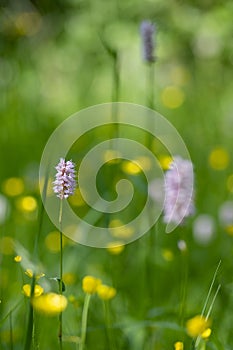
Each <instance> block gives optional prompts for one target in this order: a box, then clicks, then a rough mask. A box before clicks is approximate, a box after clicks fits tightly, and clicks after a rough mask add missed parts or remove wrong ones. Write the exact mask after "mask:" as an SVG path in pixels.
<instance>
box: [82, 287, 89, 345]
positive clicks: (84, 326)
mask: <svg viewBox="0 0 233 350" xmlns="http://www.w3.org/2000/svg"><path fill="white" fill-rule="evenodd" d="M90 300H91V294H89V293H87V294H86V295H85V299H84V305H83V313H82V324H81V343H80V348H79V349H80V350H84V348H85V342H86V334H87V316H88V308H89V304H90Z"/></svg>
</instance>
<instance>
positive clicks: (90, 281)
mask: <svg viewBox="0 0 233 350" xmlns="http://www.w3.org/2000/svg"><path fill="white" fill-rule="evenodd" d="M100 284H101V280H100V279H99V278H96V277H93V276H85V277H84V278H83V280H82V288H83V291H84V292H85V293H88V294H94V293H96V291H97V288H98V286H99V285H100Z"/></svg>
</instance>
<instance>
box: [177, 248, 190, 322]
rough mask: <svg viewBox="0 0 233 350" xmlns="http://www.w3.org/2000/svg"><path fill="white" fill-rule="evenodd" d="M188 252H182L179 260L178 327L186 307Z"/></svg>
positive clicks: (182, 320) (182, 319)
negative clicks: (180, 280) (179, 297)
mask: <svg viewBox="0 0 233 350" xmlns="http://www.w3.org/2000/svg"><path fill="white" fill-rule="evenodd" d="M187 254H188V252H186V251H185V252H182V259H181V275H182V277H181V278H182V282H181V283H182V284H181V290H180V294H181V299H180V300H181V301H180V310H179V321H180V325H181V326H183V323H184V314H185V306H186V297H187V286H188V259H187Z"/></svg>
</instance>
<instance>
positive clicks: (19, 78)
mask: <svg viewBox="0 0 233 350" xmlns="http://www.w3.org/2000/svg"><path fill="white" fill-rule="evenodd" d="M232 18H233V3H232V1H230V0H229V1H227V0H225V1H221V0H216V1H213V0H202V1H201V0H187V1H182V0H176V1H175V0H173V1H172V0H168V1H162V0H153V1H152V0H151V1H149V0H145V1H143V2H142V1H139V0H124V1H119V0H115V1H104V0H96V1H91V0H86V1H84V0H83V1H78V0H67V1H61V0H58V1H56V2H55V1H51V0H48V1H46V0H41V1H36V0H35V1H26V0H25V1H24V0H22V1H16V0H15V1H13V0H12V1H10V0H9V1H4V0H1V1H0V50H1V55H0V90H1V91H0V118H1V127H0V149H1V152H0V164H1V172H0V225H1V226H0V230H1V231H0V299H1V304H0V327H1V329H0V344H1V345H0V348H1V349H13V348H14V349H22V348H23V345H22V344H23V339H24V335H25V327H26V326H25V325H26V322H25V320H26V316H27V315H26V311H27V301H26V299H25V298H24V296H23V294H22V286H23V284H24V283H30V280H29V279H28V277H27V276H26V275H25V274H24V270H25V268H26V267H25V266H22V267H20V266H19V264H17V263H16V262H15V261H14V256H15V255H16V253H17V252H15V249H14V244H13V243H14V242H16V241H17V242H20V244H21V245H23V246H24V247H25V248H26V249H27V251H28V252H29V254H32V252H33V244H34V238H35V235H36V232H37V231H38V216H37V214H38V212H39V208H40V195H39V189H38V170H39V163H40V158H41V155H42V152H43V148H44V146H45V144H46V141H47V140H48V138H49V136H50V134H51V133H52V132H53V131H54V129H55V128H56V127H57V126H58V125H59V124H60V123H61V122H62V121H63V120H65V119H66V118H67V117H68V116H70V115H71V114H73V113H75V112H77V111H79V110H81V109H83V108H85V107H88V106H92V105H95V104H100V103H105V102H110V101H111V100H112V93H113V89H114V81H113V74H114V62H113V59H112V57H111V55H109V53H108V52H107V50H106V48H105V47H104V46H103V40H104V42H105V43H106V45H107V46H108V47H110V48H111V49H112V50H114V51H116V52H117V54H118V59H119V61H118V64H119V76H120V79H119V81H120V83H119V98H118V99H119V101H124V102H132V103H136V104H141V105H147V101H148V88H147V74H148V71H147V68H148V67H146V64H145V63H144V62H143V60H142V55H141V39H140V33H139V26H140V23H141V21H142V20H144V19H149V20H151V21H152V22H153V23H155V24H156V35H155V43H156V49H155V55H156V63H155V69H154V74H155V77H154V96H155V97H154V106H155V109H156V110H157V111H158V112H159V113H160V114H162V115H164V116H165V117H166V118H167V119H168V120H169V121H170V122H171V123H172V124H173V125H174V126H175V127H176V128H177V130H178V131H179V133H180V134H181V136H182V138H183V139H184V141H185V143H186V145H187V148H188V150H189V152H190V155H191V159H192V161H193V163H194V168H195V188H196V189H195V192H196V213H195V216H194V217H193V218H192V219H191V220H190V221H189V222H188V224H187V225H186V226H185V227H182V228H178V229H176V230H175V232H173V233H172V234H171V235H165V233H164V224H163V222H162V219H161V220H160V221H159V223H158V225H157V234H156V240H155V241H154V240H152V241H151V240H150V239H151V234H150V235H145V236H144V237H142V238H141V239H140V240H138V241H136V242H134V243H131V244H129V245H127V246H126V247H124V250H123V251H122V252H118V253H117V254H116V252H115V254H113V253H112V252H111V251H108V250H105V249H95V248H88V247H84V246H79V245H77V244H74V243H72V242H71V241H67V242H66V246H65V248H64V271H65V273H66V274H67V276H68V277H67V280H66V281H65V282H66V284H67V289H66V292H65V295H66V296H67V297H69V295H74V296H75V300H76V301H77V303H76V304H77V305H76V304H75V305H74V303H73V304H72V303H69V306H68V309H67V310H66V311H65V313H64V324H65V325H64V332H65V333H66V334H67V335H79V334H80V315H81V310H82V303H83V292H82V290H81V279H82V277H83V276H84V275H85V274H91V275H96V276H97V277H100V278H101V279H103V280H104V281H105V282H106V283H109V284H111V285H113V286H114V287H115V288H116V289H117V291H118V293H117V296H116V298H114V300H113V301H112V302H111V315H112V316H111V317H112V322H113V333H114V338H115V341H116V344H117V345H116V348H117V349H134V350H137V349H138V350H139V349H173V347H174V346H173V344H174V342H175V341H177V340H179V339H180V340H184V343H185V349H186V348H187V349H189V348H190V346H191V339H189V337H188V336H187V335H186V334H185V331H184V329H183V328H182V327H180V324H179V307H180V292H181V289H182V281H183V275H182V274H183V270H182V265H184V264H187V266H188V288H187V301H186V305H185V315H184V318H185V319H187V318H189V317H192V316H193V315H195V314H200V313H201V309H202V306H203V305H204V300H205V298H206V295H207V293H208V288H209V286H210V283H211V279H212V277H213V274H214V271H215V269H216V267H217V264H218V262H219V260H220V259H222V265H221V268H220V274H219V276H218V279H219V283H221V284H222V287H221V290H220V293H219V294H218V297H217V300H216V303H215V305H214V310H213V314H212V319H213V326H212V328H213V330H212V335H211V337H210V339H209V341H208V342H207V343H206V346H207V349H229V350H230V349H232V347H233V342H232V337H233V330H232V321H233V316H232V307H233V284H232V283H233V278H232V271H233V261H232V255H233V245H232V243H233V242H232V239H233V204H232V203H233V199H232V196H233V167H232V164H233V158H232V147H233V138H232V125H233V102H232V101H233V99H232V92H233V79H232V78H233V77H232V63H233V45H232V34H233V21H232ZM102 133H103V131H101V130H99V131H98V130H97V131H96V133H95V138H96V141H97V142H98V138H99V140H101V138H102ZM92 141H93V135H91V134H89V135H86V139H85V140H84V141H83V146H82V145H81V146H82V147H80V156H79V157H82V155H83V153H85V151H87V149H88V147H89V145H90V143H91V142H92ZM162 156H163V155H161V157H162ZM126 173H127V172H126ZM127 175H128V176H129V177H130V178H132V181H133V182H134V184H135V186H137V175H135V176H134V175H132V174H130V172H129V173H128V174H127ZM135 179H136V180H135ZM139 204H140V203H139ZM73 205H74V206H76V209H77V211H79V210H80V212H82V210H83V211H84V212H85V208H84V204H83V203H82V201H76V202H75V201H74V202H73ZM203 214H206V215H208V217H205V219H206V220H207V224H206V221H205V222H204V224H203V223H202V225H200V220H199V226H198V221H197V220H198V218H200V215H203ZM202 219H203V217H202ZM210 222H211V224H210ZM203 225H204V229H203ZM206 225H207V227H208V228H209V227H210V233H209V236H208V235H207V236H208V237H207V238H206V239H205V238H204V239H203V235H204V237H206V236H205V234H206V232H205V229H206ZM200 227H201V228H200ZM203 230H204V233H203ZM53 231H55V228H54V227H53V225H52V223H51V222H50V221H49V219H48V218H47V217H46V216H45V217H44V221H43V228H42V234H41V239H40V242H39V257H40V261H41V263H42V266H43V272H44V273H45V275H46V276H47V277H48V278H49V277H54V276H57V274H58V261H59V254H58V249H56V247H55V248H54V246H53V245H51V242H50V241H51V240H52V241H53V243H54V240H53V239H54V237H55V236H56V234H55V236H52V233H51V232H53ZM200 236H201V238H200ZM56 237H57V236H56ZM181 238H182V239H185V241H186V243H187V247H188V248H187V252H186V253H185V254H184V253H183V252H182V250H181V249H179V248H178V246H177V243H178V241H179V239H181ZM152 244H153V245H152ZM46 283H47V285H48V286H49V288H50V289H52V290H54V291H57V285H56V283H55V284H54V285H53V282H51V280H49V279H48V280H47V281H46ZM19 302H20V304H19V306H18V307H17V308H16V309H14V311H13V312H12V315H11V325H12V327H13V345H12V341H11V339H10V331H9V329H10V321H9V311H10V310H12V309H13V308H14V307H15V306H16V305H18V303H19ZM89 316H90V317H89V328H88V336H87V349H108V343H107V337H106V329H105V325H104V315H103V311H102V305H101V303H100V301H99V300H98V299H97V298H94V299H93V301H92V305H91V308H90V314H89ZM38 324H39V326H38V339H39V342H40V349H45V350H47V349H51V348H56V346H57V339H56V337H57V319H56V318H52V321H51V320H50V319H46V318H45V317H42V316H41V317H39V319H38ZM12 346H13V348H12ZM64 349H76V345H75V344H73V343H72V342H67V343H66V344H65V346H64Z"/></svg>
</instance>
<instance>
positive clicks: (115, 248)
mask: <svg viewBox="0 0 233 350" xmlns="http://www.w3.org/2000/svg"><path fill="white" fill-rule="evenodd" d="M124 249H125V246H124V244H122V243H121V242H120V241H119V242H117V241H116V242H110V243H109V244H108V246H107V251H108V252H109V253H111V254H112V255H118V254H120V253H121V252H122V251H123V250H124Z"/></svg>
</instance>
